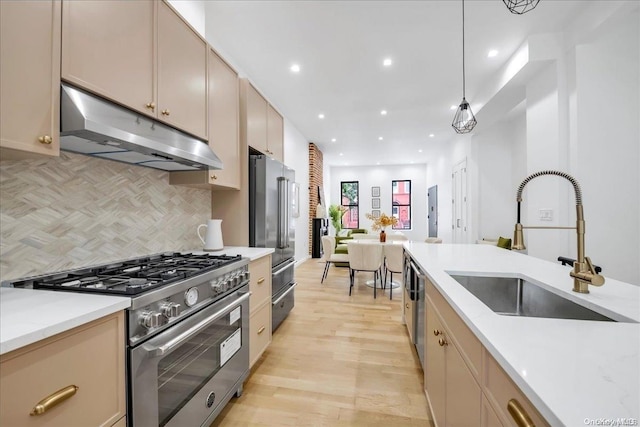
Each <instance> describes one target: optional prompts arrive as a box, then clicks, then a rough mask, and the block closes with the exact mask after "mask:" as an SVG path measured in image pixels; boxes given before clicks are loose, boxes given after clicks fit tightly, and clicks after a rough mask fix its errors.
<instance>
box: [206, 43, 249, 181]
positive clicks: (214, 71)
mask: <svg viewBox="0 0 640 427" xmlns="http://www.w3.org/2000/svg"><path fill="white" fill-rule="evenodd" d="M238 92H239V86H238V74H237V73H236V72H235V71H233V69H231V67H229V66H228V65H227V64H226V63H225V62H224V61H223V60H222V59H221V58H220V57H219V56H218V55H217V54H216V53H215V52H214V51H213V50H211V49H209V145H210V146H211V148H212V149H213V151H214V152H215V153H216V154H217V155H218V157H220V160H222V163H223V169H222V170H212V171H210V172H211V173H210V174H209V175H210V176H212V177H213V178H211V179H212V180H211V181H210V182H211V184H214V185H218V186H221V187H229V188H236V189H240V168H241V165H240V141H239V139H238V126H239V123H240V122H239V110H238V109H239V104H238V103H239V93H238Z"/></svg>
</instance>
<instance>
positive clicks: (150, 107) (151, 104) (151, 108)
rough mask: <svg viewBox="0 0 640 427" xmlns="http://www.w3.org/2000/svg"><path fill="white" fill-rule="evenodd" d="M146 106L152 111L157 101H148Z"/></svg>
mask: <svg viewBox="0 0 640 427" xmlns="http://www.w3.org/2000/svg"><path fill="white" fill-rule="evenodd" d="M145 107H147V108H148V109H149V110H151V111H155V109H156V103H155V102H148V103H147V105H145Z"/></svg>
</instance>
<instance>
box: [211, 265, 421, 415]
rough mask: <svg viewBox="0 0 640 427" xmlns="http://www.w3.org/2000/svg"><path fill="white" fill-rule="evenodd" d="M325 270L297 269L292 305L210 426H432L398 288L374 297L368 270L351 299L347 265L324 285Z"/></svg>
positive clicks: (332, 271) (333, 270)
mask: <svg viewBox="0 0 640 427" xmlns="http://www.w3.org/2000/svg"><path fill="white" fill-rule="evenodd" d="M323 267H324V263H321V262H320V261H319V260H318V259H310V260H308V261H306V262H305V263H303V264H302V265H301V266H300V267H299V268H298V269H296V273H295V274H296V280H297V282H298V287H297V288H296V302H295V308H294V309H293V310H292V311H291V313H290V314H289V317H287V319H286V320H285V321H284V322H283V323H282V325H281V326H280V328H279V329H278V330H277V331H276V332H275V334H274V336H273V342H272V344H271V345H270V346H269V348H268V349H267V351H266V352H265V354H264V355H263V356H262V358H261V359H260V361H258V363H257V364H256V365H255V366H254V367H253V369H252V373H251V375H250V377H249V379H248V380H247V381H246V382H245V385H244V394H243V395H242V397H240V398H237V399H236V398H234V399H232V400H231V402H230V403H229V404H228V405H227V407H226V408H225V409H224V411H223V412H222V413H221V414H220V416H219V417H218V418H217V419H216V421H215V422H214V423H213V424H212V427H213V426H283V425H285V426H394V427H395V426H429V425H430V424H431V422H430V419H429V415H428V410H427V401H426V398H425V396H424V392H423V380H422V370H421V369H420V363H419V360H418V357H417V354H416V352H415V349H414V348H412V345H411V344H410V342H409V337H408V334H407V331H406V327H405V326H404V325H403V324H402V323H401V298H402V295H401V293H400V289H401V288H398V289H396V290H394V293H393V300H392V301H390V300H389V291H388V290H387V291H386V292H385V293H384V295H383V294H382V292H379V293H378V298H377V299H376V300H374V299H373V289H372V288H369V287H367V286H366V285H365V281H366V280H368V279H371V278H372V273H365V272H363V273H358V274H357V276H356V284H355V287H354V290H353V295H352V296H351V297H349V274H348V271H349V270H348V268H337V267H334V266H331V269H330V271H329V274H328V278H327V279H325V281H324V284H322V285H321V284H320V278H321V276H322V270H323ZM394 280H397V279H396V276H395V275H394ZM431 425H432V424H431Z"/></svg>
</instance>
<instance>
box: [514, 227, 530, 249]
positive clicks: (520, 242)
mask: <svg viewBox="0 0 640 427" xmlns="http://www.w3.org/2000/svg"><path fill="white" fill-rule="evenodd" d="M511 249H514V250H517V251H522V250H525V249H527V247H526V246H525V245H524V234H523V233H522V224H520V223H517V224H516V229H515V231H514V232H513V243H512V244H511Z"/></svg>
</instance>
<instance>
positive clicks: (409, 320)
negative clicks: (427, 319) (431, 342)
mask: <svg viewBox="0 0 640 427" xmlns="http://www.w3.org/2000/svg"><path fill="white" fill-rule="evenodd" d="M414 304H415V303H414V301H411V298H409V291H407V290H406V289H405V290H404V307H403V310H404V320H405V322H406V324H407V331H408V332H409V339H410V340H411V342H412V343H415V341H416V339H415V338H416V337H414V335H415V330H414V328H415V319H414V318H413V306H414Z"/></svg>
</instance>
